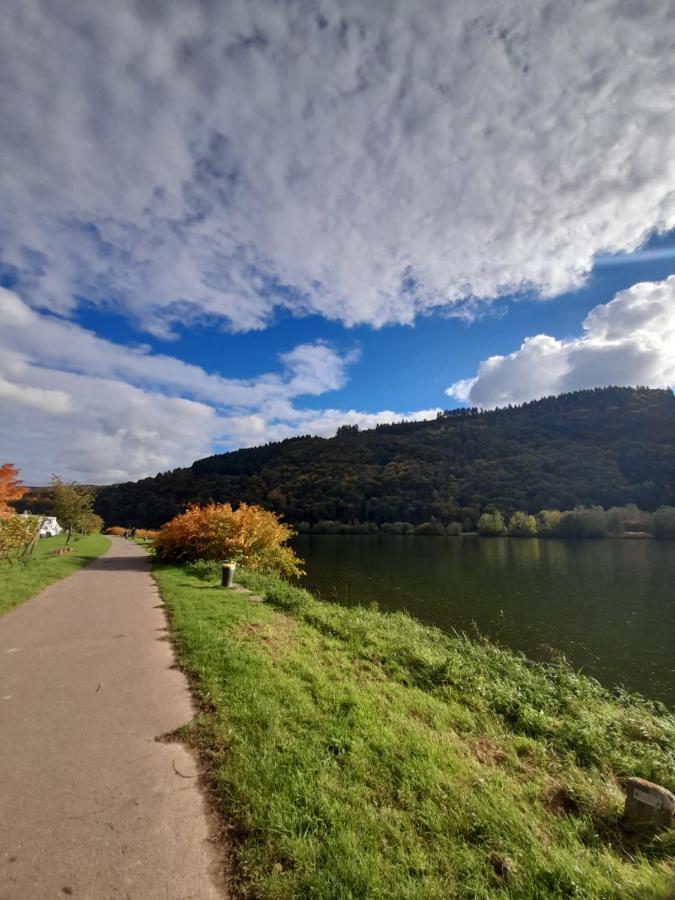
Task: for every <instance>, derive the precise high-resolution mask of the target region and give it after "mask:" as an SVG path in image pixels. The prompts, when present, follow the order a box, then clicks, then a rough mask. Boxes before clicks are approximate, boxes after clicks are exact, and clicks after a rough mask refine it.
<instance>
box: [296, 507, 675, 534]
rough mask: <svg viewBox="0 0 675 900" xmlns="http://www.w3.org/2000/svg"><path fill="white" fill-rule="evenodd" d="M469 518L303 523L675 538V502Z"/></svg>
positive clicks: (321, 527) (326, 529)
mask: <svg viewBox="0 0 675 900" xmlns="http://www.w3.org/2000/svg"><path fill="white" fill-rule="evenodd" d="M465 525H466V522H465V523H462V522H450V523H449V524H447V525H446V524H444V523H443V522H441V521H440V520H438V519H432V520H431V521H429V522H422V523H421V524H418V525H414V524H413V523H412V522H384V523H383V524H381V525H379V526H378V525H376V524H375V523H374V522H352V523H351V524H345V523H344V522H336V521H331V520H324V521H320V522H317V523H315V524H314V525H311V524H310V523H309V522H300V523H299V524H298V526H297V531H298V532H299V533H300V534H422V535H437V536H440V535H450V536H453V537H458V536H460V535H462V534H471V533H475V532H477V533H478V534H479V535H481V536H482V537H503V536H507V535H508V536H509V537H557V538H603V537H623V536H627V537H655V538H662V539H674V538H675V506H660V507H659V508H658V509H657V510H656V511H655V512H653V513H652V512H646V511H645V510H642V509H638V507H637V506H636V505H635V504H634V503H629V504H627V505H626V506H613V507H611V508H610V509H607V510H606V509H603V507H602V506H590V507H586V506H579V507H577V508H576V509H571V510H566V511H563V512H561V511H560V510H559V509H542V510H541V511H540V512H538V513H537V514H536V515H530V514H529V513H526V512H523V511H522V510H518V511H516V512H514V513H513V514H512V515H511V516H510V517H509V516H506V515H504V514H503V513H502V512H501V511H500V510H498V509H487V510H486V511H485V512H483V513H482V514H481V515H480V516H478V519H477V522H476V525H475V528H471V527H469V528H466V527H465Z"/></svg>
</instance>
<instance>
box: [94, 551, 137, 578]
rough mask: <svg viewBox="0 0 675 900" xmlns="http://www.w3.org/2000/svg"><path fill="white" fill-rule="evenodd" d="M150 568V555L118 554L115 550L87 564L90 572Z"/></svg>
mask: <svg viewBox="0 0 675 900" xmlns="http://www.w3.org/2000/svg"><path fill="white" fill-rule="evenodd" d="M149 570H150V557H149V556H147V555H146V554H143V555H142V556H117V555H115V550H114V549H113V550H110V551H108V553H107V554H106V555H105V556H99V557H98V559H95V560H94V561H93V562H91V563H89V565H88V566H87V571H88V572H148V571H149Z"/></svg>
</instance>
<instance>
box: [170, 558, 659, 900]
mask: <svg viewBox="0 0 675 900" xmlns="http://www.w3.org/2000/svg"><path fill="white" fill-rule="evenodd" d="M155 575H156V578H157V581H158V583H159V586H160V590H161V592H162V596H163V597H164V599H165V602H166V603H167V605H168V607H169V609H170V615H171V620H172V627H173V631H174V635H175V638H176V640H177V644H178V648H179V653H180V658H181V662H182V664H183V665H184V667H185V668H186V670H187V671H188V672H189V673H190V674H191V676H192V680H193V685H194V688H195V691H196V694H197V696H198V698H199V700H200V701H201V704H202V710H203V711H202V713H201V714H200V715H199V716H198V717H197V718H196V720H195V721H194V722H193V723H192V724H191V725H190V726H189V727H188V728H187V729H186V736H188V737H189V738H190V739H191V740H192V741H193V742H194V743H195V745H196V746H197V747H198V748H199V749H200V752H201V754H202V759H203V760H204V761H205V763H206V765H207V767H208V770H209V774H210V778H211V780H212V785H213V788H214V792H215V796H216V798H217V802H218V804H219V806H220V808H221V810H222V813H223V815H224V817H225V818H226V820H227V821H228V822H229V823H230V825H231V826H232V829H233V834H234V836H235V839H236V847H237V850H236V852H237V876H238V879H239V886H240V889H241V891H242V893H243V894H244V895H247V896H251V897H261V898H298V897H312V898H326V900H327V898H334V900H338V898H339V900H350V898H383V900H384V898H410V900H412V898H414V900H427V898H429V900H431V898H439V900H440V898H443V900H448V898H462V900H469V898H471V900H479V898H480V900H488V898H513V900H516V898H517V900H528V898H530V900H535V898H549V897H551V898H563V897H564V898H569V897H578V898H584V900H595V898H597V900H599V898H603V900H610V898H615V900H619V898H620V900H625V898H635V900H638V898H640V900H645V898H648V897H665V896H667V890H668V887H669V885H671V884H672V881H671V879H672V876H673V869H672V865H671V863H672V854H673V850H675V841H674V840H673V832H672V831H671V832H669V833H668V834H666V835H662V836H660V837H657V838H653V839H651V840H649V841H643V842H640V843H638V842H636V841H632V840H630V839H628V838H626V837H625V836H623V835H622V832H621V830H620V828H619V819H620V816H621V812H622V806H623V794H622V791H621V789H620V779H621V778H622V777H623V776H627V775H631V774H638V775H642V776H644V777H646V778H649V779H650V780H655V781H657V782H660V783H662V784H666V785H668V786H669V787H670V788H671V789H673V788H674V787H675V751H674V750H673V747H674V744H675V741H674V738H675V718H674V717H673V716H671V715H669V714H668V713H667V712H666V710H665V709H664V708H663V707H660V706H659V705H656V704H655V705H652V704H649V703H647V702H645V701H642V700H640V699H639V698H635V697H628V696H623V697H617V698H615V697H612V696H610V695H609V694H608V693H607V692H606V691H605V690H604V689H602V688H601V687H600V686H599V685H598V684H597V683H595V682H594V681H592V680H590V679H588V678H586V677H583V676H578V675H576V674H575V673H574V672H573V671H571V670H570V669H569V668H567V667H565V666H560V667H555V668H545V667H542V666H528V665H526V664H525V662H524V661H523V660H521V659H520V658H518V657H517V656H516V655H514V654H511V653H508V652H504V651H501V650H498V649H496V648H495V647H494V646H492V645H490V644H488V643H479V642H472V641H468V640H464V639H463V638H453V637H450V636H448V635H445V634H443V633H442V632H440V631H438V630H435V629H431V628H427V627H424V626H422V625H420V624H419V623H417V622H416V621H414V620H412V619H410V618H408V617H406V616H404V615H402V614H395V615H384V614H381V613H379V612H377V611H372V610H365V609H345V608H342V607H339V606H336V605H333V604H329V603H319V602H317V601H315V600H314V599H312V598H311V597H310V596H309V595H308V594H307V593H306V592H304V591H301V590H299V589H296V588H292V587H290V586H289V585H287V584H285V583H283V582H280V581H277V580H275V579H270V578H261V577H257V576H253V575H250V574H248V575H247V574H243V575H241V576H240V581H241V582H242V583H244V584H246V585H247V586H248V587H249V588H251V589H253V590H254V591H256V592H257V593H259V594H262V595H264V596H265V597H266V599H267V602H266V603H255V602H252V601H251V600H250V599H249V597H248V596H247V595H243V594H237V593H235V592H225V591H223V590H222V589H221V588H219V587H217V585H216V584H215V580H214V578H213V577H212V576H211V575H209V574H208V572H207V571H201V570H200V569H199V568H198V567H193V568H192V569H189V568H185V569H181V568H175V567H169V566H157V567H156V570H155Z"/></svg>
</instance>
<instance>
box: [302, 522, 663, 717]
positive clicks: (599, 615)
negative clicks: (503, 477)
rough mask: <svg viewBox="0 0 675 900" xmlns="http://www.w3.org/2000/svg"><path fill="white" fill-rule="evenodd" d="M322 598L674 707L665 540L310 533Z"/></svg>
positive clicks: (308, 551)
mask: <svg viewBox="0 0 675 900" xmlns="http://www.w3.org/2000/svg"><path fill="white" fill-rule="evenodd" d="M295 545H296V548H297V550H298V552H299V554H300V555H301V556H302V557H303V558H304V559H305V561H306V566H305V568H306V569H307V576H306V577H305V578H304V579H303V583H304V584H305V585H306V586H307V587H308V588H309V589H310V590H312V591H314V592H315V593H318V594H319V595H320V596H322V597H323V598H324V599H327V600H329V599H330V600H337V601H338V602H340V603H345V604H355V603H370V602H373V601H374V602H376V603H378V604H379V606H380V608H381V609H386V610H399V609H405V610H407V611H408V612H410V613H411V614H412V615H414V616H416V617H417V618H419V619H422V620H423V621H426V622H429V623H432V624H434V625H438V626H439V627H441V628H444V629H446V630H448V631H449V630H451V629H453V628H454V629H456V630H457V631H465V632H467V633H471V632H475V630H476V629H477V630H478V631H480V632H481V633H482V634H485V635H487V636H488V637H490V638H492V639H494V640H497V641H498V642H500V643H502V644H504V645H506V646H510V647H513V648H515V649H518V650H522V651H523V652H524V653H525V654H527V655H528V656H530V657H532V658H537V659H547V658H550V657H551V654H552V653H554V652H556V651H558V652H560V651H562V652H563V653H564V654H565V656H567V658H568V659H569V660H570V662H571V663H572V664H573V665H574V666H576V667H579V668H583V669H584V671H586V672H588V673H589V674H591V675H594V676H595V677H596V678H598V679H599V680H600V681H602V682H603V683H604V684H607V685H608V686H611V685H614V684H624V685H625V686H626V687H628V688H631V689H633V690H637V691H640V692H641V693H643V694H645V695H646V696H649V697H653V698H658V699H660V700H663V701H665V702H666V703H668V704H670V705H673V704H675V662H674V661H673V653H672V648H673V645H674V643H675V603H674V597H675V587H674V586H675V542H670V541H662V542H659V541H626V540H603V541H574V540H570V541H560V540H539V539H537V538H527V539H522V540H513V539H512V540H508V539H506V538H495V539H478V538H473V537H465V538H461V539H458V538H436V537H421V536H409V537H397V536H386V537H385V536H372V537H371V536H357V535H353V536H352V535H335V536H331V535H316V536H307V537H306V536H301V537H299V538H297V540H296V542H295Z"/></svg>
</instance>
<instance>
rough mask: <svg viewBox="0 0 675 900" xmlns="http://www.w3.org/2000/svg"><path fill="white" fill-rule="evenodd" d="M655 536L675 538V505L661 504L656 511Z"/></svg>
mask: <svg viewBox="0 0 675 900" xmlns="http://www.w3.org/2000/svg"><path fill="white" fill-rule="evenodd" d="M654 537H657V538H675V506H660V507H659V508H658V509H657V510H656V512H655V513H654Z"/></svg>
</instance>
